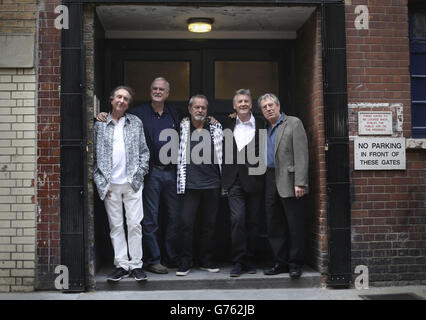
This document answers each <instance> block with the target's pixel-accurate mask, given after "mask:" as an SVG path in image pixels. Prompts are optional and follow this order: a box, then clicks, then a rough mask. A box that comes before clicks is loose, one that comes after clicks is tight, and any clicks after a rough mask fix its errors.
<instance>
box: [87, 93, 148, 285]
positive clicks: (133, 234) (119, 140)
mask: <svg viewBox="0 0 426 320" xmlns="http://www.w3.org/2000/svg"><path fill="white" fill-rule="evenodd" d="M132 98H133V92H132V89H130V88H129V87H125V86H119V87H117V88H115V89H114V90H113V91H112V93H111V96H110V102H111V106H112V111H111V112H110V113H109V114H108V118H107V121H106V122H99V121H98V122H96V123H95V127H94V131H95V133H94V156H95V165H94V170H93V176H94V181H95V183H96V186H97V189H98V192H99V196H100V198H101V199H102V200H104V204H105V209H106V211H107V214H108V221H109V226H110V237H111V242H112V246H113V248H114V265H115V266H116V269H115V270H114V271H113V272H112V273H111V274H110V275H109V276H108V277H107V279H108V280H109V281H119V280H121V279H122V278H123V277H127V276H129V275H131V276H133V277H134V278H135V279H136V281H143V280H146V278H147V277H146V275H145V273H144V272H143V271H142V226H141V221H142V218H143V206H142V189H143V180H144V176H145V175H146V174H147V172H148V169H149V165H148V162H149V150H148V147H147V144H146V141H145V134H144V130H143V125H142V121H141V120H140V119H139V118H138V117H137V116H135V115H132V114H128V113H126V111H127V109H128V108H129V105H130V103H131V101H132ZM123 203H124V208H125V214H126V222H127V233H128V243H127V241H126V235H125V232H124V226H123V224H124V219H123ZM127 252H129V255H130V258H129V256H128V254H127Z"/></svg>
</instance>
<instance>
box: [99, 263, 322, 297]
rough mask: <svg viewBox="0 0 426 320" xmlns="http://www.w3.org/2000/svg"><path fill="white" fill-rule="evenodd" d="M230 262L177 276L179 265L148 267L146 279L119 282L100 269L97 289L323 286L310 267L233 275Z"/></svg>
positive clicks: (108, 271)
mask: <svg viewBox="0 0 426 320" xmlns="http://www.w3.org/2000/svg"><path fill="white" fill-rule="evenodd" d="M231 269H232V266H231V265H225V266H222V267H221V269H220V272H217V273H209V272H207V271H202V270H200V269H198V268H192V269H191V271H190V273H189V274H188V275H187V276H176V271H177V269H169V273H168V274H162V275H160V274H154V273H151V272H148V271H146V274H147V276H148V280H147V281H142V282H137V281H135V280H134V279H133V278H130V277H129V278H124V279H122V280H121V281H119V282H110V281H107V280H106V275H107V274H109V273H110V272H111V270H112V268H110V269H108V270H107V269H105V270H100V272H98V274H97V275H96V277H95V281H96V290H97V291H111V290H123V291H130V290H131V291H137V290H207V289H276V288H318V287H321V275H320V273H319V272H317V271H314V270H312V269H311V268H310V267H308V266H306V267H304V270H303V274H302V276H301V277H300V278H299V279H296V280H295V279H291V278H290V276H289V274H288V273H283V274H279V275H275V276H265V275H264V274H263V270H262V269H258V270H257V273H256V274H242V275H241V276H240V277H236V278H233V277H230V276H229V273H230V271H231Z"/></svg>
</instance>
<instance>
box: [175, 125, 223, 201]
mask: <svg viewBox="0 0 426 320" xmlns="http://www.w3.org/2000/svg"><path fill="white" fill-rule="evenodd" d="M190 127H191V120H190V119H189V118H185V119H184V120H182V122H181V124H180V143H179V153H178V165H177V193H178V194H184V193H185V184H186V164H187V163H190V162H189V159H187V146H188V138H190V131H191V130H190ZM209 127H210V137H211V138H212V139H213V144H214V151H215V158H216V160H217V164H218V165H219V171H220V172H222V141H223V133H222V125H221V124H220V123H219V122H217V123H215V124H211V123H210V124H209Z"/></svg>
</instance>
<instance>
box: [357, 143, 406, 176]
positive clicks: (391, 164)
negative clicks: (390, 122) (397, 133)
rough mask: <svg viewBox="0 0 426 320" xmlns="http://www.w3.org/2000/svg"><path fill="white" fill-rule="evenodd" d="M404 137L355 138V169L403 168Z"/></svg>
mask: <svg viewBox="0 0 426 320" xmlns="http://www.w3.org/2000/svg"><path fill="white" fill-rule="evenodd" d="M405 159H406V158H405V138H355V139H354V163H355V170H405Z"/></svg>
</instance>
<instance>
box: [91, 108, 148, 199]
mask: <svg viewBox="0 0 426 320" xmlns="http://www.w3.org/2000/svg"><path fill="white" fill-rule="evenodd" d="M124 117H125V123H124V145H125V148H126V176H127V181H128V182H129V184H130V185H131V186H132V188H133V190H135V191H138V190H139V189H140V187H141V186H142V184H143V179H144V176H145V175H146V174H147V173H148V169H149V149H148V146H147V144H146V141H145V134H144V130H143V124H142V121H141V120H140V119H139V118H138V117H137V116H135V115H132V114H128V113H126V114H125V115H124ZM114 126H115V124H114V121H113V120H112V118H111V115H110V114H108V118H107V121H106V122H100V121H98V122H96V123H95V128H94V129H95V133H94V158H95V165H94V168H93V178H94V181H95V183H96V187H97V188H98V192H99V197H100V198H101V199H102V200H104V199H105V196H106V194H107V192H108V189H109V186H110V181H111V175H112V147H113V138H114Z"/></svg>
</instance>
